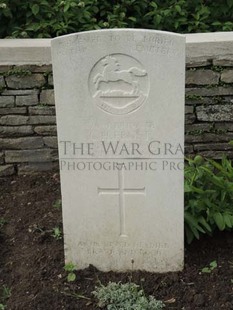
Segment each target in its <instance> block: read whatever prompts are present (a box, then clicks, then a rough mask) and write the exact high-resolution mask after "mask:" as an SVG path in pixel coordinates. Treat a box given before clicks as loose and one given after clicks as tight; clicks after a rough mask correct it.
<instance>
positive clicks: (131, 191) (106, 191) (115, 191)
mask: <svg viewBox="0 0 233 310" xmlns="http://www.w3.org/2000/svg"><path fill="white" fill-rule="evenodd" d="M98 194H99V195H118V196H119V213H120V236H121V237H127V234H126V229H125V195H145V187H142V188H125V185H124V174H123V170H122V169H119V170H118V187H117V188H101V187H98Z"/></svg>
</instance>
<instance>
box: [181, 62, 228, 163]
mask: <svg viewBox="0 0 233 310" xmlns="http://www.w3.org/2000/svg"><path fill="white" fill-rule="evenodd" d="M231 140H233V57H226V58H225V59H224V58H223V59H221V58H216V59H204V60H202V61H192V62H187V70H186V98H185V145H186V155H189V154H201V155H203V156H206V157H208V158H215V159H220V158H222V156H223V154H225V155H227V156H228V157H229V158H233V147H232V146H231V145H230V144H229V142H230V141H231Z"/></svg>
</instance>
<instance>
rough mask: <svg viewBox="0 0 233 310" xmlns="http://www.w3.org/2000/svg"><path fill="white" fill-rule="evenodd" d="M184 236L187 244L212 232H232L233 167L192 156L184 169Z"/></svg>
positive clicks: (224, 162) (224, 160)
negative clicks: (201, 235)
mask: <svg viewBox="0 0 233 310" xmlns="http://www.w3.org/2000/svg"><path fill="white" fill-rule="evenodd" d="M184 173H185V210H184V217H185V233H186V239H187V241H188V243H190V242H192V240H193V239H194V238H197V239H199V237H200V234H205V233H208V234H211V233H212V232H213V231H214V230H215V229H219V230H220V231H223V230H225V229H228V230H230V229H232V228H233V208H232V203H233V167H232V164H231V161H230V160H228V159H226V158H225V157H223V158H222V161H221V163H218V162H216V161H214V160H212V159H204V158H203V157H201V156H196V157H195V158H194V159H187V165H186V167H185V172H184Z"/></svg>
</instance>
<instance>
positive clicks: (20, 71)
mask: <svg viewBox="0 0 233 310" xmlns="http://www.w3.org/2000/svg"><path fill="white" fill-rule="evenodd" d="M31 74H32V72H31V71H30V70H25V69H21V68H17V67H15V68H13V69H10V70H8V71H7V72H6V73H5V76H10V75H15V76H18V77H21V76H28V75H31Z"/></svg>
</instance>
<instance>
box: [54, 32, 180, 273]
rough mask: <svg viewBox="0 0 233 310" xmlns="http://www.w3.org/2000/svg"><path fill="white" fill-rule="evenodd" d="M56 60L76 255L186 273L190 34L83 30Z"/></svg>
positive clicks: (112, 264) (64, 41) (116, 267)
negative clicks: (187, 42) (186, 102)
mask: <svg viewBox="0 0 233 310" xmlns="http://www.w3.org/2000/svg"><path fill="white" fill-rule="evenodd" d="M52 60H53V72H54V81H55V100H56V112H57V125H58V138H59V157H60V171H61V189H62V205H63V225H64V241H65V257H66V261H67V262H73V263H76V265H77V267H78V268H79V269H82V268H85V267H88V265H89V264H92V265H94V266H96V267H97V268H98V269H100V270H102V271H109V270H113V271H127V270H132V269H133V270H147V271H152V272H167V271H175V270H181V269H182V266H183V252H184V249H183V139H184V129H183V127H184V85H185V84H184V72H185V38H184V37H183V36H182V35H177V34H173V33H168V32H160V31H153V30H132V29H115V30H101V31H90V32H83V33H76V34H72V35H67V36H63V37H59V38H56V39H54V40H52Z"/></svg>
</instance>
